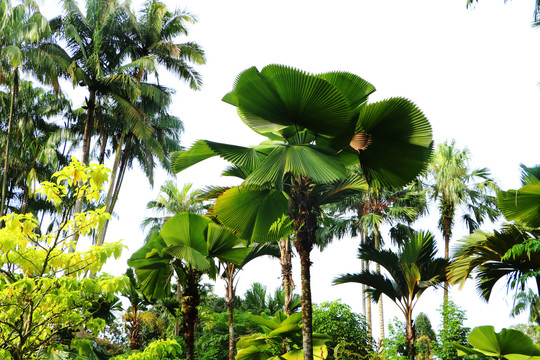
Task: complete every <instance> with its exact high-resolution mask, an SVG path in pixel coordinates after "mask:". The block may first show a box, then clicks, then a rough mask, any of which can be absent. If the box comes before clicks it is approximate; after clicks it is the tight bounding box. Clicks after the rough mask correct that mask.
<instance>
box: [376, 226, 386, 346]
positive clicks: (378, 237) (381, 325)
mask: <svg viewBox="0 0 540 360" xmlns="http://www.w3.org/2000/svg"><path fill="white" fill-rule="evenodd" d="M375 249H376V250H377V251H378V250H380V249H381V234H380V232H379V228H378V227H377V226H376V227H375ZM375 268H376V271H377V274H380V273H381V265H379V264H377V265H376V267H375ZM378 305H379V331H380V340H382V339H384V310H383V296H382V295H381V296H380V297H379V301H378Z"/></svg>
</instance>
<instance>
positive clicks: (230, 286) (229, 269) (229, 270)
mask: <svg viewBox="0 0 540 360" xmlns="http://www.w3.org/2000/svg"><path fill="white" fill-rule="evenodd" d="M225 268H226V277H225V282H226V288H225V290H226V293H225V300H226V303H225V305H227V312H228V313H229V360H234V354H235V352H236V346H235V343H234V302H235V301H236V294H235V292H236V291H235V288H234V272H235V266H234V264H232V263H228V264H227V266H226V267H225Z"/></svg>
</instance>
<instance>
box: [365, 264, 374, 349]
mask: <svg viewBox="0 0 540 360" xmlns="http://www.w3.org/2000/svg"><path fill="white" fill-rule="evenodd" d="M366 271H369V261H366ZM364 296H366V321H367V326H368V336H369V338H370V339H371V338H372V337H373V324H372V322H371V318H372V316H371V297H369V296H368V295H366V293H364Z"/></svg>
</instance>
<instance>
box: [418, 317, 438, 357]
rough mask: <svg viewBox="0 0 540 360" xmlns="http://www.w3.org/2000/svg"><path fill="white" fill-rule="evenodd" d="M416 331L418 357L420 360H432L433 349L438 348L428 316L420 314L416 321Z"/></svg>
mask: <svg viewBox="0 0 540 360" xmlns="http://www.w3.org/2000/svg"><path fill="white" fill-rule="evenodd" d="M414 324H415V330H416V355H417V357H418V359H419V360H427V359H431V354H432V352H433V348H434V347H435V346H437V336H436V335H435V332H434V331H433V328H432V327H431V322H430V321H429V318H428V316H427V315H426V314H424V313H420V314H418V316H417V317H416V320H415V321H414Z"/></svg>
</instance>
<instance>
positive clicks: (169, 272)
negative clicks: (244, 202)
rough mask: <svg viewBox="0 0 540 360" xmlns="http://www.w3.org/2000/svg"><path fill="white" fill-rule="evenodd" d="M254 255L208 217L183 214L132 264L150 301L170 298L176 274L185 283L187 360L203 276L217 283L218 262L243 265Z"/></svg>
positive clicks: (191, 351) (191, 350) (137, 254)
mask: <svg viewBox="0 0 540 360" xmlns="http://www.w3.org/2000/svg"><path fill="white" fill-rule="evenodd" d="M250 251H251V248H250V247H246V243H245V241H243V240H240V239H238V238H237V237H236V236H235V235H234V234H233V233H232V232H230V231H229V230H227V229H225V228H224V227H222V226H220V225H217V224H215V223H214V222H212V220H211V219H209V218H208V217H204V216H202V215H197V214H192V213H181V214H178V215H175V216H173V217H172V218H170V219H169V220H167V222H166V223H165V224H164V225H163V227H162V229H161V231H160V233H159V234H155V235H154V236H153V237H152V238H151V239H150V240H149V241H148V242H147V243H146V244H145V245H144V246H143V247H142V248H141V249H139V250H137V251H136V252H135V253H134V254H133V255H132V256H131V258H130V259H129V260H128V265H129V266H131V267H133V268H135V271H136V274H137V278H138V280H139V282H140V284H141V287H140V289H141V291H142V292H143V293H144V294H145V295H146V296H148V297H150V298H154V299H156V298H163V297H165V296H166V295H167V294H168V289H169V287H170V279H171V277H172V276H173V274H174V273H175V274H176V276H177V278H178V281H179V282H181V284H182V289H183V294H182V303H183V304H182V308H183V309H184V321H183V324H184V337H185V341H186V347H187V349H186V359H187V360H193V354H194V340H195V338H194V331H195V325H196V323H197V320H198V310H197V306H198V305H199V302H200V294H199V287H200V281H201V277H202V275H203V274H207V275H208V276H209V277H210V278H211V279H215V277H216V274H217V271H218V268H217V261H218V260H221V261H228V262H231V263H234V264H241V262H242V261H243V260H244V259H245V257H246V256H247V254H248V253H249V252H250Z"/></svg>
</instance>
